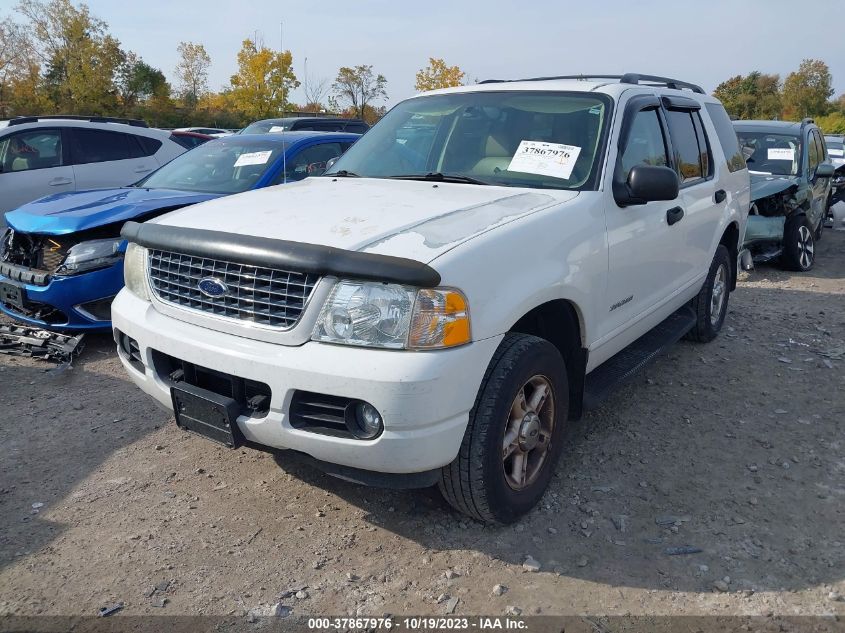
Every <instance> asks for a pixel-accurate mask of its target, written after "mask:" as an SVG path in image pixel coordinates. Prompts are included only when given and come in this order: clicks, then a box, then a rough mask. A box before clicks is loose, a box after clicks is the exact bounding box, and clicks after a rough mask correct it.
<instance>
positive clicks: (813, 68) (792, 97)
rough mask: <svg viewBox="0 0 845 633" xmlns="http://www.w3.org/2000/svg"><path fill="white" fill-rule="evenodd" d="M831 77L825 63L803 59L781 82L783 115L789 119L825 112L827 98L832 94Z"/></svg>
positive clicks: (826, 109) (813, 115)
mask: <svg viewBox="0 0 845 633" xmlns="http://www.w3.org/2000/svg"><path fill="white" fill-rule="evenodd" d="M832 83H833V77H832V75H831V74H830V68H828V66H827V64H825V63H824V62H823V61H821V60H818V59H805V60H804V61H802V62H801V66H800V67H799V68H798V70H797V71H795V72H793V73H789V75H787V77H786V80H785V81H784V82H783V107H784V116H785V117H786V118H790V119H802V118H804V117H808V116H809V117H816V116H822V115H824V114H827V111H828V108H829V106H828V102H827V100H828V99H829V98H830V97H831V96H832V95H833V87H832Z"/></svg>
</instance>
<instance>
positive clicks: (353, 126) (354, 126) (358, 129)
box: [344, 123, 367, 134]
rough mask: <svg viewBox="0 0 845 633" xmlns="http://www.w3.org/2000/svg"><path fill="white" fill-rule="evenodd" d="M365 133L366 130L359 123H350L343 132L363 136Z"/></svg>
mask: <svg viewBox="0 0 845 633" xmlns="http://www.w3.org/2000/svg"><path fill="white" fill-rule="evenodd" d="M366 131H367V128H366V127H365V126H363V125H361V124H360V123H350V124H349V125H347V126H346V129H345V130H344V132H351V133H352V134H363V133H364V132H366Z"/></svg>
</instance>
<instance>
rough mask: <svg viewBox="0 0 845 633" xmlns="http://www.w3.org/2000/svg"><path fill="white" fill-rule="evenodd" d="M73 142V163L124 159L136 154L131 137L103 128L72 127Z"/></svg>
mask: <svg viewBox="0 0 845 633" xmlns="http://www.w3.org/2000/svg"><path fill="white" fill-rule="evenodd" d="M73 136H74V143H73V146H72V147H71V152H72V154H71V157H72V160H73V162H74V163H75V164H77V165H81V164H85V163H104V162H108V161H113V160H126V159H127V158H132V156H133V154H136V155H137V150H133V148H132V145H134V142H132V144H130V141H132V137H131V136H130V135H129V134H121V133H120V132H107V131H105V130H86V129H81V128H74V129H73Z"/></svg>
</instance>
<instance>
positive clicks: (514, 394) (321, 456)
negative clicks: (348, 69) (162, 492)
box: [112, 74, 750, 522]
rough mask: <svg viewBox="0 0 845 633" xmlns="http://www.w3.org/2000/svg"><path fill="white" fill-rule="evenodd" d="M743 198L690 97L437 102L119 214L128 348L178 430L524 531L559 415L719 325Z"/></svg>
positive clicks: (670, 86) (120, 304)
mask: <svg viewBox="0 0 845 633" xmlns="http://www.w3.org/2000/svg"><path fill="white" fill-rule="evenodd" d="M399 141H403V142H399ZM749 200H750V186H749V176H748V170H747V168H746V166H745V160H744V159H743V156H742V153H741V151H740V148H739V144H738V141H737V137H736V134H735V133H734V131H733V127H732V126H731V122H730V120H729V118H728V115H727V113H726V112H725V109H724V108H723V107H722V105H721V104H720V103H719V102H718V101H717V100H716V99H715V98H713V97H710V96H708V95H706V94H704V91H703V90H701V88H699V87H698V86H694V85H692V84H687V83H684V82H680V81H677V80H672V79H665V78H660V77H653V76H646V75H633V74H631V75H624V76H621V77H616V78H608V77H606V76H604V77H595V78H590V77H582V76H579V77H577V78H575V77H569V78H551V79H549V78H546V79H539V80H522V81H513V82H501V81H498V82H485V83H481V84H478V85H472V86H463V87H459V88H453V89H447V90H441V91H435V92H431V93H426V94H423V95H420V96H417V97H414V98H411V99H408V100H406V101H403V102H401V103H400V104H398V105H397V106H395V107H394V108H393V109H392V110H391V111H390V112H388V114H387V115H386V116H385V117H384V118H383V119H381V121H379V122H378V123H377V124H376V125H375V126H374V127H373V128H372V130H370V131H369V132H368V133H367V134H366V135H364V136H363V137H362V138H361V140H360V141H358V142H357V143H356V144H355V145H354V146H353V147H352V148H351V149H350V150H349V151H348V152H347V153H346V154H345V155H344V156H342V157H341V158H340V159H339V160H338V161H337V163H335V164H334V165H333V166H332V168H331V169H330V172H329V173H328V174H326V177H320V178H309V179H307V180H305V181H302V182H301V183H297V184H294V185H289V186H287V187H285V188H283V189H282V188H270V189H266V190H263V191H256V192H252V193H245V194H242V195H236V196H231V197H228V198H225V199H221V200H215V201H211V202H207V203H202V204H198V205H195V206H192V207H190V208H187V209H184V210H180V211H176V212H174V213H171V214H168V215H166V216H163V217H160V218H157V219H155V220H152V221H150V222H147V223H145V224H136V223H132V222H130V223H127V225H126V226H125V227H124V230H123V236H124V237H126V238H127V239H128V240H129V242H130V244H129V247H128V250H127V252H126V261H125V269H124V270H125V279H126V287H125V288H124V290H122V291H121V292H120V294H119V295H118V296H117V298H116V299H115V301H114V303H113V305H112V319H113V323H114V327H115V330H114V334H115V339H116V341H117V343H118V352H119V355H120V358H121V360H122V362H123V364H124V366H125V367H126V370H127V371H128V372H129V375H130V376H131V378H132V379H133V380H134V381H135V382H136V383H137V384H138V385H139V386H140V387H141V389H143V390H144V391H146V392H147V393H148V394H149V395H151V396H152V397H153V398H155V399H156V400H157V401H158V402H159V403H160V404H161V405H163V406H165V407H167V408H169V409H173V410H174V411H175V414H176V421H177V423H178V424H179V426H181V427H182V428H184V429H188V430H191V431H194V432H196V433H199V434H202V435H204V436H206V437H209V438H211V439H215V440H217V441H218V442H221V443H223V444H225V445H227V446H232V447H237V446H240V445H242V444H247V445H250V446H253V447H259V448H264V449H269V450H277V449H292V450H294V451H297V452H299V453H303V454H305V455H308V456H310V457H311V458H313V460H314V462H315V463H316V464H318V465H319V466H320V467H322V468H324V469H326V470H327V471H328V472H330V473H333V474H335V475H338V476H340V477H344V478H347V479H352V480H356V481H361V482H367V483H374V484H378V485H391V486H406V487H411V486H428V485H432V484H438V485H439V487H440V489H441V491H442V493H443V494H444V496H445V497H446V499H447V500H448V501H449V502H450V503H451V504H452V505H453V506H454V507H455V508H457V509H459V510H460V511H462V512H464V513H466V514H468V515H469V516H471V517H474V518H476V519H479V520H482V521H489V522H509V521H513V520H515V519H516V518H518V517H519V516H520V515H522V514H524V513H525V512H527V511H529V510H530V509H531V508H532V507H533V506H534V505H535V504H536V503H537V502H538V501H539V499H540V498H541V497H542V495H543V493H544V491H545V489H546V486H547V484H548V482H549V480H550V478H551V477H552V475H553V473H554V469H555V464H556V463H557V460H558V458H559V456H560V455H561V454H562V453H563V452H564V451H565V450H566V447H565V446H564V432H563V431H564V427H565V426H566V425H567V423H568V422H569V421H570V420H574V419H577V418H578V417H580V416H581V414H582V412H583V410H584V409H585V408H586V407H591V406H595V405H596V403H598V402H599V401H600V400H601V398H602V397H603V396H604V395H605V394H606V393H607V392H608V390H609V389H610V388H611V387H612V386H613V385H614V384H616V383H617V382H618V381H619V380H621V379H623V378H625V377H627V376H629V375H631V373H632V372H633V371H634V370H636V369H638V368H639V367H641V366H642V365H644V364H645V363H646V362H647V361H648V360H649V359H651V358H652V357H653V356H654V355H655V353H656V352H658V351H660V350H661V349H663V348H665V347H666V346H668V345H669V344H672V343H674V342H675V341H677V340H678V339H680V338H681V337H683V336H685V335H686V336H687V337H688V338H691V339H693V340H695V341H700V342H706V341H709V340H711V339H713V338H714V337H715V336H716V335H717V334H718V332H719V330H720V329H721V327H722V324H723V323H724V320H725V314H726V312H727V306H728V296H729V293H730V292H731V290H733V288H734V287H735V284H736V272H737V258H738V249H739V244H740V237H741V236H742V235H743V233H744V230H745V224H746V221H747V216H748V209H749ZM725 388H729V386H728V385H726V386H725Z"/></svg>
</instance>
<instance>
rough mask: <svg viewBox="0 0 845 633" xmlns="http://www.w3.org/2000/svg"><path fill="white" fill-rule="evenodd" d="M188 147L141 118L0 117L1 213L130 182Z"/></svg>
mask: <svg viewBox="0 0 845 633" xmlns="http://www.w3.org/2000/svg"><path fill="white" fill-rule="evenodd" d="M184 152H185V148H184V147H183V146H182V145H180V144H179V143H177V142H176V141H173V140H172V139H171V138H170V133H169V132H164V131H162V130H155V129H151V128H147V127H146V124H145V123H144V122H143V121H133V120H129V119H110V118H105V117H19V118H17V119H11V120H8V121H0V214H2V213H4V212H6V211H10V210H12V209H15V208H17V207H19V206H21V205H22V204H24V203H27V202H31V201H32V200H35V199H36V198H41V197H42V196H46V195H49V194H54V193H61V192H65V191H81V190H84V189H97V188H102V187H123V186H125V185H130V184H132V183H134V182H137V181H138V180H140V179H141V178H143V177H144V176H146V175H147V174H149V173H150V172H152V171H154V170H156V169H158V168H159V167H161V166H162V165H164V164H165V163H168V162H170V161H171V160H173V159H174V158H176V157H177V156H179V155H180V154H182V153H184ZM0 217H2V216H0ZM0 226H2V224H0Z"/></svg>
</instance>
